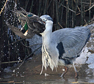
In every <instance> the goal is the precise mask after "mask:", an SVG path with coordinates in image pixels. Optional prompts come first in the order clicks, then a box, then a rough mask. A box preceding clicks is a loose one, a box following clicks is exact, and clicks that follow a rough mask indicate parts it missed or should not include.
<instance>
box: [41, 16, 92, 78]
mask: <svg viewBox="0 0 94 84" xmlns="http://www.w3.org/2000/svg"><path fill="white" fill-rule="evenodd" d="M40 18H41V19H42V21H43V22H44V23H45V30H44V31H43V32H42V33H41V35H42V70H41V73H40V74H42V72H43V67H45V69H47V67H48V66H49V67H50V68H51V69H52V70H53V69H54V68H57V67H58V65H61V66H64V67H65V73H63V74H62V75H61V76H64V75H65V74H66V72H67V67H66V65H69V64H73V67H74V70H75V77H77V76H78V75H77V70H76V67H75V65H74V60H75V59H76V58H77V57H79V56H80V53H81V50H82V49H83V47H84V46H85V44H86V43H87V41H88V40H89V38H90V35H91V33H90V29H89V28H90V27H91V26H90V25H89V26H81V27H75V28H63V29H59V30H56V31H54V32H52V28H53V20H52V18H51V17H50V16H49V15H42V16H41V17H40ZM93 26H94V25H93Z"/></svg>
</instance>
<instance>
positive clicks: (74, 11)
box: [62, 4, 76, 13]
mask: <svg viewBox="0 0 94 84" xmlns="http://www.w3.org/2000/svg"><path fill="white" fill-rule="evenodd" d="M62 6H63V7H65V8H67V7H66V6H64V5H63V4H62ZM67 9H68V10H70V11H71V12H73V13H76V11H74V10H72V9H70V8H67Z"/></svg>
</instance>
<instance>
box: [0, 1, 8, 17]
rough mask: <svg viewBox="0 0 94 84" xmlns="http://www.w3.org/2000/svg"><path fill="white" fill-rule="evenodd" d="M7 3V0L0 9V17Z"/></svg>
mask: <svg viewBox="0 0 94 84" xmlns="http://www.w3.org/2000/svg"><path fill="white" fill-rule="evenodd" d="M7 1H8V0H6V2H5V4H4V6H3V8H2V9H1V11H0V15H1V13H2V12H3V10H4V8H5V6H6V3H7Z"/></svg>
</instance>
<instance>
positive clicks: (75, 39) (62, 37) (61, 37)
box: [53, 27, 90, 57]
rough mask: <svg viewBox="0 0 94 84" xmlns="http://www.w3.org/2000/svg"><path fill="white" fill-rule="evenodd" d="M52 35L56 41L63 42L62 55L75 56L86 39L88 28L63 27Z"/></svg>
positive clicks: (88, 35)
mask: <svg viewBox="0 0 94 84" xmlns="http://www.w3.org/2000/svg"><path fill="white" fill-rule="evenodd" d="M58 33H59V34H58ZM56 34H57V35H56ZM53 35H55V36H56V39H57V42H59V41H60V42H62V43H63V47H64V51H65V53H64V54H63V56H62V57H75V56H78V55H79V53H80V52H81V50H82V48H83V47H84V46H85V44H86V42H87V41H88V39H89V37H90V30H89V29H88V28H86V27H83V28H71V29H70V28H65V29H61V30H59V31H57V32H54V33H53ZM54 39H55V38H54ZM54 39H53V40H54Z"/></svg>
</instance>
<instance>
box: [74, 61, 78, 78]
mask: <svg viewBox="0 0 94 84" xmlns="http://www.w3.org/2000/svg"><path fill="white" fill-rule="evenodd" d="M73 68H74V71H75V77H76V78H77V77H78V71H77V69H76V67H75V65H74V62H73Z"/></svg>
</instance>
